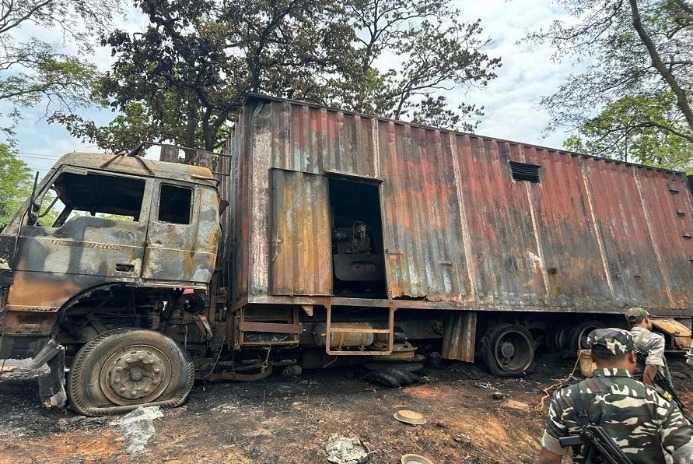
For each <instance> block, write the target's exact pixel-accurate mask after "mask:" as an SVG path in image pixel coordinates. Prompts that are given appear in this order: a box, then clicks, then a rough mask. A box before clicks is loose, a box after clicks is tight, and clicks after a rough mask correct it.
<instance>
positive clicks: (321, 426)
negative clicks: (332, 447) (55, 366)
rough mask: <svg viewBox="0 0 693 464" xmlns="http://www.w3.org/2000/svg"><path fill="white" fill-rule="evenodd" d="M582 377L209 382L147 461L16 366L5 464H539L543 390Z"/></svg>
mask: <svg viewBox="0 0 693 464" xmlns="http://www.w3.org/2000/svg"><path fill="white" fill-rule="evenodd" d="M572 367H573V362H572V361H565V360H561V359H558V358H555V357H552V358H549V357H547V356H544V357H543V358H541V359H540V361H539V363H538V367H537V369H536V370H535V372H534V373H532V374H530V375H528V376H527V377H525V378H521V379H500V378H496V377H491V376H489V375H488V374H486V373H485V372H484V371H483V370H481V369H479V368H478V367H475V366H471V365H466V364H462V363H455V364H448V365H446V366H444V367H443V368H439V369H428V370H427V371H426V372H425V373H426V376H425V378H424V381H425V382H424V383H421V384H419V385H415V386H410V387H406V388H401V389H387V388H382V387H377V386H373V385H371V384H370V383H368V382H367V381H365V380H364V374H365V371H361V370H359V369H326V370H321V371H309V372H306V373H304V374H303V376H301V377H299V378H284V377H281V376H274V377H271V378H269V379H266V380H263V381H259V382H254V383H214V384H204V385H203V384H199V385H197V386H196V387H195V389H194V390H193V392H192V394H191V395H190V399H189V401H188V402H187V404H186V405H185V406H183V407H181V408H178V409H169V410H163V411H162V413H163V417H161V418H158V419H154V420H153V422H152V424H153V426H154V429H155V432H154V435H153V436H152V438H151V439H150V440H149V442H148V443H147V444H146V447H145V449H144V451H143V452H142V453H140V454H136V453H133V452H129V451H128V438H127V437H125V436H124V435H123V429H122V428H121V427H119V426H118V424H117V421H118V420H119V419H118V418H113V417H101V418H84V417H80V416H76V415H74V414H72V413H70V412H66V411H52V410H45V409H43V408H42V407H41V406H40V405H39V403H38V387H37V386H36V382H35V381H34V380H35V379H31V378H30V377H31V376H28V375H27V374H26V373H25V372H23V371H22V369H21V367H17V368H13V367H10V370H9V371H8V372H5V373H3V374H2V377H0V405H1V412H0V463H2V464H4V463H12V464H15V463H16V464H20V463H34V462H40V463H43V462H50V463H122V462H157V463H159V462H166V463H189V462H192V463H196V464H204V463H233V464H246V463H268V464H269V463H277V464H279V463H287V464H288V463H326V462H327V454H326V452H325V445H326V444H327V442H328V441H329V439H330V437H331V436H332V435H333V434H338V435H342V436H346V437H358V438H359V439H361V440H362V443H363V444H364V445H365V446H366V448H367V449H368V451H369V452H370V460H369V462H370V463H383V464H385V463H388V464H389V463H399V462H400V456H401V455H402V454H406V453H417V454H422V455H425V456H427V457H428V458H429V459H431V460H432V461H433V462H434V463H437V464H440V463H478V464H486V463H530V462H533V459H534V457H535V456H536V453H537V452H538V449H539V448H538V446H539V445H538V440H539V437H540V435H541V431H542V425H543V421H544V412H543V411H542V406H543V405H545V401H542V398H544V397H545V389H547V388H549V387H550V386H551V385H553V384H555V383H556V382H559V381H560V380H561V379H563V378H565V377H566V376H567V375H568V374H569V373H570V371H571V370H572ZM6 369H7V368H6ZM673 370H674V372H675V381H676V383H677V386H678V388H679V389H680V391H681V392H682V396H683V397H684V399H685V401H686V402H687V404H688V405H689V407H690V406H693V390H690V389H691V388H693V382H691V379H692V378H693V369H690V368H688V367H687V366H686V365H685V364H683V363H680V362H674V363H673ZM494 393H495V394H494ZM500 397H502V398H500ZM496 398H499V399H496ZM508 400H512V401H510V402H509V401H508ZM402 408H406V409H413V410H416V411H418V412H421V413H422V414H424V416H425V417H426V419H427V421H428V422H427V423H426V424H425V425H421V426H416V427H414V426H409V425H405V424H401V423H399V422H397V421H396V420H394V419H393V417H392V414H393V413H394V412H395V411H396V410H398V409H402Z"/></svg>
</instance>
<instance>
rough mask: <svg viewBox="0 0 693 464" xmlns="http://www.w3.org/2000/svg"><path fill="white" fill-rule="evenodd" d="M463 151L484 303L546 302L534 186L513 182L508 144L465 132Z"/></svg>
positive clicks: (461, 142) (460, 156)
mask: <svg viewBox="0 0 693 464" xmlns="http://www.w3.org/2000/svg"><path fill="white" fill-rule="evenodd" d="M457 149H458V151H459V153H458V157H457V159H458V162H459V163H460V171H461V176H462V179H461V186H460V188H461V189H462V192H463V195H464V201H465V203H466V211H467V214H466V216H467V221H468V225H469V234H470V240H471V246H472V249H473V251H474V266H475V268H476V269H477V272H476V282H475V285H476V294H477V296H478V299H479V302H480V303H485V304H505V305H517V306H521V305H541V304H545V297H546V289H545V285H544V280H543V274H542V266H543V264H542V262H541V258H540V252H539V250H538V247H537V241H536V237H535V234H534V226H533V222H532V212H531V210H530V202H529V198H528V194H527V188H528V187H527V183H526V182H515V181H513V180H512V178H511V172H510V165H509V161H510V153H509V151H508V150H507V147H505V148H503V147H500V146H499V143H498V142H497V141H495V140H490V139H483V138H479V137H473V136H467V135H464V136H458V137H457ZM537 185H538V184H532V186H531V187H530V188H533V189H535V188H537Z"/></svg>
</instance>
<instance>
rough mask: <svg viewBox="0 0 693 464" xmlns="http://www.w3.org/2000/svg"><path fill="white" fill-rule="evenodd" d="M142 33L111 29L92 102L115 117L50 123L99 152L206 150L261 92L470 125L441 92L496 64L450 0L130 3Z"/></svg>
mask: <svg viewBox="0 0 693 464" xmlns="http://www.w3.org/2000/svg"><path fill="white" fill-rule="evenodd" d="M137 4H138V6H139V7H140V8H141V9H142V11H143V12H144V13H145V14H146V15H147V16H148V18H149V21H150V25H149V27H148V28H147V30H146V31H144V32H143V33H141V34H127V33H125V32H122V31H116V32H114V33H113V34H111V35H110V36H109V37H108V38H107V40H106V41H105V42H104V44H106V45H108V46H110V47H111V48H112V51H113V55H114V56H115V58H116V62H115V65H114V66H113V68H112V69H111V71H109V72H108V73H107V74H106V75H105V76H104V78H103V79H101V80H100V81H99V82H98V83H97V85H96V94H97V95H98V97H99V98H100V99H103V100H104V101H106V102H107V103H108V104H109V105H110V106H111V107H112V108H113V109H114V110H116V111H120V112H121V117H118V118H116V119H115V120H114V121H113V122H112V123H111V124H110V125H109V126H106V127H97V126H96V125H94V124H93V123H92V122H89V121H82V120H80V119H79V118H74V117H72V116H70V115H60V116H58V117H56V118H54V119H55V120H57V121H59V122H63V123H65V124H66V125H67V126H68V128H69V129H70V130H71V131H72V133H73V134H75V135H77V136H81V137H83V138H87V139H90V140H95V141H97V143H99V145H101V146H102V147H105V148H110V149H122V148H125V147H129V146H132V145H131V144H132V138H131V137H130V136H129V135H128V132H129V133H130V134H137V135H138V136H142V137H147V138H149V139H150V140H155V141H173V142H176V143H179V144H182V145H186V146H196V147H203V148H205V149H208V150H210V149H216V148H218V147H219V146H220V145H221V144H223V142H224V140H225V139H226V138H227V137H228V129H229V121H230V120H233V119H234V117H235V115H236V113H237V112H238V110H239V108H240V106H241V105H242V103H243V101H244V99H245V97H246V96H247V95H248V94H250V93H265V94H269V95H273V96H278V97H287V98H294V99H303V100H308V101H313V102H317V103H321V104H326V105H334V106H340V107H344V108H346V109H352V110H356V111H361V112H366V113H374V114H377V115H381V116H387V117H392V118H396V119H399V118H407V119H412V120H415V121H417V122H422V123H434V124H437V125H443V126H447V127H467V128H468V127H469V125H470V119H471V118H472V117H474V116H477V115H479V114H480V109H479V108H476V107H474V106H471V105H464V104H459V103H458V104H457V106H455V107H451V105H450V102H449V101H448V99H447V98H446V97H445V95H441V94H440V92H444V91H446V90H453V89H459V88H460V87H463V86H466V85H484V84H486V83H487V82H488V81H489V80H490V79H493V78H494V77H495V74H494V70H495V69H496V68H497V67H498V66H499V65H500V61H499V60H498V59H496V58H491V57H488V56H487V55H486V54H484V53H483V52H482V51H481V49H482V48H483V46H484V45H485V44H486V40H485V39H484V38H483V31H482V29H481V26H480V24H479V22H478V21H477V22H473V23H470V24H463V23H460V22H458V21H457V20H456V19H454V17H455V16H456V15H457V14H458V13H459V12H458V11H457V10H454V9H453V8H452V7H451V2H450V0H434V1H432V2H425V1H422V0H401V1H396V0H327V1H323V0H242V1H238V2H226V1H223V0H139V1H138V2H137Z"/></svg>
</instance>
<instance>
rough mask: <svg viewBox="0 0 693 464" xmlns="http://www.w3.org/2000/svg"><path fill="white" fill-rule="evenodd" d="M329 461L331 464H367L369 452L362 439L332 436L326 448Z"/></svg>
mask: <svg viewBox="0 0 693 464" xmlns="http://www.w3.org/2000/svg"><path fill="white" fill-rule="evenodd" d="M325 450H326V451H327V461H328V462H330V463H331V464H365V463H366V462H368V451H367V450H366V447H365V446H364V445H363V443H362V442H361V440H360V439H358V438H356V437H342V436H339V435H332V436H331V437H330V440H329V441H328V442H327V446H325Z"/></svg>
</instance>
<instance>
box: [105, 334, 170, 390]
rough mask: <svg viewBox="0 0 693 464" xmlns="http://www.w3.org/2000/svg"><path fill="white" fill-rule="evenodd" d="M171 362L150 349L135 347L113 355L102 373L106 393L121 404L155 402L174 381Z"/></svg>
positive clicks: (155, 350)
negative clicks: (169, 383) (172, 379)
mask: <svg viewBox="0 0 693 464" xmlns="http://www.w3.org/2000/svg"><path fill="white" fill-rule="evenodd" d="M167 361H168V360H167V359H166V357H165V356H164V355H163V354H162V353H161V352H160V351H159V350H157V349H156V348H154V347H150V346H138V347H131V348H129V349H128V350H126V351H123V352H120V353H118V354H116V355H115V356H112V357H111V358H110V359H109V360H108V362H106V363H105V364H104V369H103V370H102V372H101V384H102V387H105V388H104V389H103V390H104V393H105V394H106V396H108V397H109V399H111V400H112V401H114V402H115V403H117V404H130V403H132V402H143V403H144V402H149V401H153V400H155V399H156V398H157V397H158V396H159V395H160V394H161V393H162V392H163V391H164V390H165V388H166V386H167V384H168V382H169V380H170V369H169V366H168V362H167Z"/></svg>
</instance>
